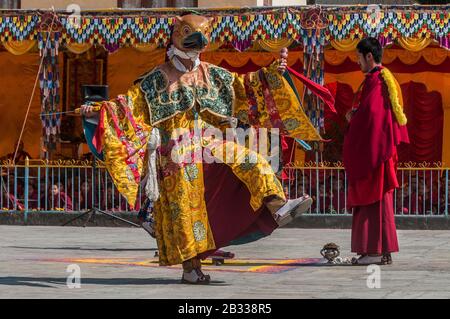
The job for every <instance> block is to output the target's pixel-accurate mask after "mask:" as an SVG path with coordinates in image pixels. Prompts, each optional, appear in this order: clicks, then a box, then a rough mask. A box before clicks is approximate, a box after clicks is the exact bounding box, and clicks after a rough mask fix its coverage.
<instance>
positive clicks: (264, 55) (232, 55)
mask: <svg viewBox="0 0 450 319" xmlns="http://www.w3.org/2000/svg"><path fill="white" fill-rule="evenodd" d="M279 56H280V54H279V53H275V52H239V53H237V52H227V51H214V52H205V53H203V54H202V60H204V61H208V62H209V63H212V64H215V65H220V64H221V63H222V62H223V61H225V62H226V63H228V64H229V65H231V66H232V67H235V68H240V67H243V66H244V65H246V64H247V63H249V62H250V61H251V62H253V63H254V64H256V65H258V66H261V67H263V66H267V65H268V64H270V63H271V62H272V61H273V60H274V59H278V58H279ZM298 60H300V61H301V62H303V51H290V52H289V56H288V65H289V66H292V65H294V64H295V63H296V62H297V61H298Z"/></svg>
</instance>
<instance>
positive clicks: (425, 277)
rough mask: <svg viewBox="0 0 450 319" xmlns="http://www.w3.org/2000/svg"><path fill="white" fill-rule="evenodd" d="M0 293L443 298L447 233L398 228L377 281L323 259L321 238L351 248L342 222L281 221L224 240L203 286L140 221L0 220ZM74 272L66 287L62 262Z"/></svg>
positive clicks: (448, 279) (448, 273)
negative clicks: (164, 252)
mask: <svg viewBox="0 0 450 319" xmlns="http://www.w3.org/2000/svg"><path fill="white" fill-rule="evenodd" d="M0 234H1V237H0V238H1V240H0V298H183V299H184V298H200V299H202V298H227V299H228V298H450V232H449V231H440V230H434V231H431V230H429V231H425V230H400V231H399V240H400V249H401V252H400V254H398V255H394V264H393V265H390V266H381V276H380V284H381V287H380V288H372V289H370V288H368V287H367V277H368V276H369V275H370V274H369V273H368V272H367V268H366V267H361V266H360V267H355V266H324V265H321V264H319V263H318V262H319V261H320V259H319V258H320V257H321V256H320V254H319V251H320V249H321V248H322V246H323V245H324V244H325V243H327V242H335V243H337V244H339V245H340V246H341V252H342V253H341V254H342V256H344V257H346V256H351V255H352V254H351V253H350V230H330V229H292V228H291V229H280V230H277V231H275V232H274V234H273V235H272V236H270V237H268V238H265V239H263V240H260V241H258V242H255V243H252V244H247V245H244V246H234V247H229V248H228V250H231V251H233V252H234V253H235V254H236V260H233V261H230V262H228V263H226V264H225V265H222V266H214V265H210V264H205V266H204V267H205V268H206V269H207V270H208V273H209V274H210V275H211V276H212V279H213V282H212V284H211V285H209V286H196V287H192V286H185V285H182V284H180V280H179V279H180V268H179V267H159V266H158V265H157V262H156V261H157V259H156V258H154V254H155V251H156V242H155V240H154V239H152V238H150V237H149V236H148V235H147V233H145V232H144V231H143V230H142V229H137V228H117V227H111V228H103V227H86V228H81V227H54V226H53V227H52V226H0ZM71 264H76V265H78V266H79V267H80V271H81V288H79V289H76V288H75V289H69V288H68V286H67V284H66V282H67V276H68V275H69V273H68V272H66V271H67V267H68V265H71Z"/></svg>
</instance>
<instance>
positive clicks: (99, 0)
mask: <svg viewBox="0 0 450 319" xmlns="http://www.w3.org/2000/svg"><path fill="white" fill-rule="evenodd" d="M72 3H73V4H78V5H79V6H80V7H81V10H87V9H108V8H116V7H117V0H95V1H93V0H22V1H21V8H22V9H49V8H51V7H52V6H54V7H55V9H60V10H63V9H66V8H67V6H68V5H69V4H72Z"/></svg>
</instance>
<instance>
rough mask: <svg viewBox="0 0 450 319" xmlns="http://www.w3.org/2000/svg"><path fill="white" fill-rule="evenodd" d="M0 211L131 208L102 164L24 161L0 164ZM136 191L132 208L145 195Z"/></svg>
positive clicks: (121, 209) (113, 209) (136, 207)
mask: <svg viewBox="0 0 450 319" xmlns="http://www.w3.org/2000/svg"><path fill="white" fill-rule="evenodd" d="M0 172H1V175H2V176H1V180H0V211H1V212H5V211H24V212H25V220H26V218H27V214H28V212H31V211H41V212H57V211H85V210H89V209H91V208H94V207H95V208H99V209H101V210H104V211H130V206H129V205H128V203H127V201H126V200H125V198H124V197H123V196H122V195H121V194H119V192H118V190H117V188H116V187H115V186H114V183H113V181H112V179H111V176H110V175H109V174H108V172H107V170H106V169H105V167H104V166H103V165H101V163H92V162H90V161H75V160H74V161H43V160H33V161H31V160H27V161H25V163H24V164H23V165H17V164H16V165H13V164H12V163H11V162H8V161H6V162H3V163H1V165H0ZM142 195H143V193H142V191H141V190H140V191H139V199H138V201H137V203H136V205H135V208H134V209H135V210H139V208H140V205H141V204H142V202H143V200H144V198H143V197H142Z"/></svg>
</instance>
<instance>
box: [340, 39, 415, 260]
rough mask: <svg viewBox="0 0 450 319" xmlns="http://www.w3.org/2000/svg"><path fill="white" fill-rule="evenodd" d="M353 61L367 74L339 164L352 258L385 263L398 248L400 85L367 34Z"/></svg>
mask: <svg viewBox="0 0 450 319" xmlns="http://www.w3.org/2000/svg"><path fill="white" fill-rule="evenodd" d="M357 54H358V59H359V61H358V63H359V65H360V67H361V70H362V72H364V73H365V74H366V77H365V80H364V82H363V84H362V86H361V91H360V92H359V93H360V97H359V103H358V104H357V107H355V108H353V109H352V110H351V111H350V112H349V113H348V114H347V120H348V121H349V127H348V130H347V133H346V136H345V140H344V164H345V169H346V172H347V178H348V205H349V207H350V208H352V210H353V225H352V245H351V246H352V247H351V249H352V252H355V253H357V254H358V255H360V257H359V258H358V259H356V258H355V259H354V264H360V265H361V264H363V265H367V264H390V263H392V258H391V253H393V252H398V250H399V247H398V240H397V231H396V227H395V219H394V189H395V188H397V187H399V184H398V181H397V175H396V171H397V146H398V145H399V144H400V143H401V142H405V143H409V138H408V132H407V130H406V121H407V120H406V116H405V114H404V113H403V106H402V96H401V89H400V86H399V84H398V82H397V81H396V80H395V78H394V76H393V75H392V73H391V72H390V71H389V70H388V69H386V68H385V67H383V66H382V65H381V59H382V47H381V45H380V43H379V42H378V40H377V39H375V38H366V39H363V40H361V41H360V42H359V43H358V46H357Z"/></svg>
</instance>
